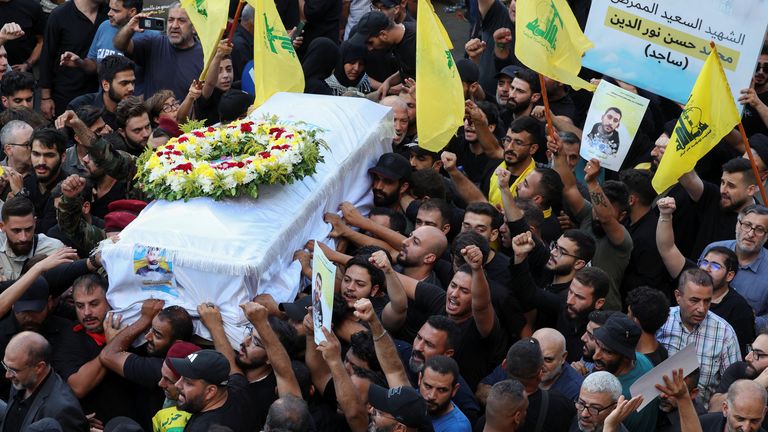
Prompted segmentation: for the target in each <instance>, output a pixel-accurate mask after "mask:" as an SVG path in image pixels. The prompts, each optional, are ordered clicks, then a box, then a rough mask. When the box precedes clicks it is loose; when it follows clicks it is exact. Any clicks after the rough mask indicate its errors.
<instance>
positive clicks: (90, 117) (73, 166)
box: [56, 105, 113, 178]
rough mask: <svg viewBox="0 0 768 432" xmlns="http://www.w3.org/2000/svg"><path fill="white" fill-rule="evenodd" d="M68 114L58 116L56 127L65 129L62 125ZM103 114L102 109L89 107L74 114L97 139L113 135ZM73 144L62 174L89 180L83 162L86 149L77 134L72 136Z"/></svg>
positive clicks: (69, 149)
mask: <svg viewBox="0 0 768 432" xmlns="http://www.w3.org/2000/svg"><path fill="white" fill-rule="evenodd" d="M70 112H71V111H65V112H64V114H62V115H61V116H59V118H58V119H57V123H56V125H61V126H62V127H67V126H64V125H63V121H64V119H65V118H66V116H67V115H68V113H70ZM105 114H106V110H105V109H104V108H96V107H94V106H91V105H85V106H83V107H80V108H79V109H78V110H77V112H76V113H75V115H76V116H77V118H78V119H80V120H82V121H83V124H84V125H85V126H86V127H88V129H89V130H90V131H91V132H93V133H94V134H95V135H96V136H97V137H105V136H107V135H109V134H112V133H113V132H112V127H111V126H109V125H108V124H107V123H106V122H104V119H103V118H102V116H104V115H105ZM59 129H60V128H59ZM70 129H71V128H70ZM74 142H75V145H73V146H71V147H69V148H68V149H67V151H66V158H65V159H64V165H63V166H62V170H64V174H65V175H67V176H70V175H72V174H77V175H79V176H81V177H85V178H90V176H91V173H90V172H89V171H88V168H86V166H85V162H84V159H85V157H86V155H88V148H86V146H85V145H84V144H83V143H82V142H81V137H80V136H79V135H78V134H74Z"/></svg>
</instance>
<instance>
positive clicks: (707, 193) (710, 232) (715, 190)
mask: <svg viewBox="0 0 768 432" xmlns="http://www.w3.org/2000/svg"><path fill="white" fill-rule="evenodd" d="M694 207H695V208H696V210H697V213H698V219H699V230H698V233H697V235H696V241H695V242H694V243H693V249H692V250H691V254H690V255H689V256H690V257H693V258H698V257H699V255H701V252H703V251H704V248H706V247H707V245H709V244H710V243H712V242H716V241H720V240H729V239H732V238H733V235H734V234H733V233H734V232H735V231H736V216H737V214H736V212H734V211H722V210H721V209H720V188H719V187H718V186H717V185H714V184H712V183H707V182H704V192H703V193H702V194H701V198H700V199H699V201H698V202H696V203H694Z"/></svg>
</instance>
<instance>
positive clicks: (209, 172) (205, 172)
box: [192, 164, 216, 180]
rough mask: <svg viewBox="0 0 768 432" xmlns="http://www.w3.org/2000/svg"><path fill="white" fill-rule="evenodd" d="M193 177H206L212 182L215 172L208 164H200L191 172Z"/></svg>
mask: <svg viewBox="0 0 768 432" xmlns="http://www.w3.org/2000/svg"><path fill="white" fill-rule="evenodd" d="M192 176H194V177H206V178H209V179H211V180H213V179H214V178H215V177H216V172H215V171H214V170H213V168H211V166H210V165H208V164H200V165H198V166H197V167H195V169H194V170H193V171H192Z"/></svg>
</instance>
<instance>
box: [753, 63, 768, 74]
mask: <svg viewBox="0 0 768 432" xmlns="http://www.w3.org/2000/svg"><path fill="white" fill-rule="evenodd" d="M761 70H762V71H763V72H766V73H768V63H758V64H757V67H756V68H755V73H760V71H761Z"/></svg>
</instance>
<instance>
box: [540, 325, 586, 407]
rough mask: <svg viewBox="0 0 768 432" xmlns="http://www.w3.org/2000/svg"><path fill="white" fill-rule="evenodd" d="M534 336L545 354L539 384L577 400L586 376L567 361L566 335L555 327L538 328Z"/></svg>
mask: <svg viewBox="0 0 768 432" xmlns="http://www.w3.org/2000/svg"><path fill="white" fill-rule="evenodd" d="M532 337H533V338H534V339H536V340H537V341H539V345H540V346H541V353H542V355H543V356H544V366H543V367H544V375H543V376H542V377H541V384H540V385H539V386H540V387H541V388H543V389H545V390H550V389H551V390H556V391H558V392H560V393H562V394H563V396H565V397H567V398H568V399H571V400H575V399H576V397H577V396H578V395H579V387H580V386H581V383H582V381H583V380H584V377H582V376H581V375H580V374H579V373H578V372H576V370H575V369H573V367H571V365H570V364H568V363H566V361H565V359H566V357H567V356H568V351H566V350H565V337H564V336H563V335H562V333H560V332H559V331H557V330H555V329H553V328H542V329H538V330H536V331H535V332H534V333H533V335H532Z"/></svg>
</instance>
